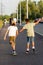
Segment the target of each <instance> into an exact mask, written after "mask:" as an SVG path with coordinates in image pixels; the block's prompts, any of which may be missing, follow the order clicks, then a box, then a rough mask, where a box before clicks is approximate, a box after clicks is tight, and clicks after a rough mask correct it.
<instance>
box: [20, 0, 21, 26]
mask: <svg viewBox="0 0 43 65" xmlns="http://www.w3.org/2000/svg"><path fill="white" fill-rule="evenodd" d="M20 25H21V1H20Z"/></svg>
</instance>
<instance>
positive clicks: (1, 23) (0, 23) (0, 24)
mask: <svg viewBox="0 0 43 65" xmlns="http://www.w3.org/2000/svg"><path fill="white" fill-rule="evenodd" d="M2 26H3V21H2V20H0V28H2Z"/></svg>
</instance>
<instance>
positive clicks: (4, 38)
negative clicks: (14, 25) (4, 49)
mask: <svg viewBox="0 0 43 65" xmlns="http://www.w3.org/2000/svg"><path fill="white" fill-rule="evenodd" d="M7 34H8V30H7V31H6V33H5V36H4V40H6V36H7Z"/></svg>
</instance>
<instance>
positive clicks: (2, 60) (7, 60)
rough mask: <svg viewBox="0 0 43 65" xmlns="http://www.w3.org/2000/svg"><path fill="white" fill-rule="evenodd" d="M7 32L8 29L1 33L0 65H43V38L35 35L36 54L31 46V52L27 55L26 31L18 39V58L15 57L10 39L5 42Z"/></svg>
mask: <svg viewBox="0 0 43 65" xmlns="http://www.w3.org/2000/svg"><path fill="white" fill-rule="evenodd" d="M18 28H19V29H20V28H21V27H20V26H19V27H18ZM5 31H6V29H5V28H3V31H1V32H0V35H1V36H0V65H43V36H41V35H39V34H36V33H35V46H36V53H35V54H33V53H32V48H31V46H30V52H29V54H26V53H25V51H26V43H27V41H26V31H23V32H22V33H20V34H19V35H18V37H17V39H16V51H17V56H13V55H12V54H11V51H12V48H11V46H10V44H9V40H8V37H7V40H6V41H4V40H3V35H4V33H5ZM2 34H3V35H2Z"/></svg>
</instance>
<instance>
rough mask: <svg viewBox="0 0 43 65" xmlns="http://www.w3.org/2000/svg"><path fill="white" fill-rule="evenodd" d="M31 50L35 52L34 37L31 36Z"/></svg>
mask: <svg viewBox="0 0 43 65" xmlns="http://www.w3.org/2000/svg"><path fill="white" fill-rule="evenodd" d="M32 50H33V52H35V43H34V37H32Z"/></svg>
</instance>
